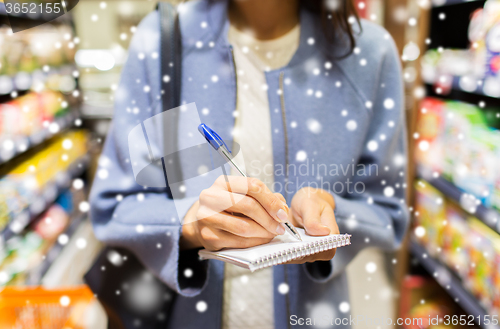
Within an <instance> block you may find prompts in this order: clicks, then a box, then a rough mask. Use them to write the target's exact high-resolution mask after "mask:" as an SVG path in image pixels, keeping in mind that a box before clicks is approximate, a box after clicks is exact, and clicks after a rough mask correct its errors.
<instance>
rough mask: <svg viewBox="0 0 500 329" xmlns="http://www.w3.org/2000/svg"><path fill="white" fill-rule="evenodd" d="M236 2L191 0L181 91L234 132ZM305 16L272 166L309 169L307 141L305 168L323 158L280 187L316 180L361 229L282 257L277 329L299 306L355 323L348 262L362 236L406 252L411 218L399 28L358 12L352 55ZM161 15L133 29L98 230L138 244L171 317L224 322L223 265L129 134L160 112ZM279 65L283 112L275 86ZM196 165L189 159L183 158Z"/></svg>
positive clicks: (184, 12) (306, 312)
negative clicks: (164, 290)
mask: <svg viewBox="0 0 500 329" xmlns="http://www.w3.org/2000/svg"><path fill="white" fill-rule="evenodd" d="M226 10H227V2H226V1H225V0H202V1H190V2H187V3H184V4H182V5H181V7H180V26H181V31H182V42H183V51H182V52H183V61H182V95H181V99H182V102H183V103H192V102H195V103H196V106H197V109H198V111H200V117H201V119H202V121H203V122H204V123H206V124H207V125H208V126H210V127H212V128H213V129H214V130H215V131H217V132H218V133H219V134H220V135H221V137H222V138H224V139H227V140H230V139H231V130H232V128H233V126H234V117H233V115H232V113H233V111H234V109H235V104H236V85H235V72H234V67H233V62H232V54H231V50H230V45H229V43H228V40H227V31H228V26H229V22H228V19H227V15H226ZM300 24H301V26H300V28H301V31H300V45H299V48H298V50H297V52H296V53H295V55H294V56H293V58H292V60H291V61H290V63H289V64H288V65H287V66H286V67H283V68H281V69H277V70H273V71H269V72H266V73H265V76H266V81H267V85H268V98H269V106H270V116H271V126H272V132H273V133H272V143H273V144H272V145H273V152H274V164H275V166H276V167H278V166H281V167H282V168H283V167H284V166H286V165H287V164H289V165H290V164H291V165H295V166H296V168H300V167H299V166H300V165H301V164H303V163H304V153H303V152H305V155H306V156H305V157H306V158H307V166H309V168H316V169H317V170H316V172H314V171H313V170H312V169H309V171H308V172H298V171H295V172H294V171H291V172H290V174H289V175H290V176H289V177H288V181H289V182H290V183H289V185H288V192H287V193H284V192H283V191H282V192H283V194H284V195H285V197H286V199H287V202H288V203H290V201H291V199H292V197H293V194H294V193H295V191H297V190H298V189H300V188H301V187H303V186H306V185H307V184H311V183H314V184H318V182H319V184H320V186H322V187H323V188H324V189H327V190H329V191H330V192H331V193H332V194H333V196H334V198H335V203H336V208H335V214H336V219H337V223H338V225H339V228H340V232H342V233H349V234H352V245H350V246H348V247H345V248H340V249H339V250H338V251H337V254H336V256H335V257H334V258H333V260H331V261H330V262H316V263H313V264H307V265H280V266H275V267H274V268H273V271H274V274H273V275H274V314H275V327H276V328H287V327H288V324H289V323H291V324H292V326H293V324H295V320H294V319H298V318H308V317H309V318H311V317H315V318H318V317H321V318H322V319H323V320H324V319H325V317H326V318H332V319H333V322H334V323H335V319H336V318H338V319H339V320H340V319H343V318H345V320H344V321H343V324H340V325H337V327H339V328H349V327H350V322H349V321H348V320H349V315H350V314H349V311H348V312H345V313H342V312H341V310H340V309H339V305H340V303H342V302H349V297H348V289H349V288H348V285H347V278H346V274H345V268H346V266H347V264H348V263H349V262H350V261H351V260H352V259H353V258H354V257H355V256H356V254H357V253H358V252H359V251H360V250H362V249H363V248H367V247H379V248H382V249H384V250H395V249H396V248H398V246H399V245H400V243H401V240H402V238H403V236H404V234H405V231H406V229H407V226H408V213H407V207H406V205H405V200H404V199H405V191H406V188H407V186H406V183H405V182H406V155H407V148H406V129H405V114H404V101H403V87H402V79H401V67H400V62H399V58H398V54H397V50H396V47H395V45H394V42H393V40H392V39H391V37H390V36H389V34H388V33H387V31H385V30H384V29H383V28H382V27H380V26H378V25H375V24H373V23H371V22H368V21H364V20H363V21H362V22H361V32H358V33H357V35H356V46H357V49H356V51H355V52H354V53H353V54H351V55H349V56H348V57H346V58H343V59H336V58H337V57H338V56H339V55H342V54H345V52H346V51H347V48H346V47H344V46H341V45H337V46H332V45H331V44H330V43H328V42H327V41H326V40H325V38H324V36H323V34H322V32H321V26H320V22H319V19H317V18H316V17H315V16H314V15H313V14H312V13H310V12H308V11H306V10H305V9H302V10H301V13H300ZM159 26H160V24H159V15H158V13H157V12H152V13H151V14H149V15H148V16H147V17H146V18H145V19H144V20H143V21H142V22H141V23H140V25H139V26H138V28H137V31H136V32H135V35H134V37H133V39H132V41H131V44H130V49H129V55H128V60H127V62H126V64H125V66H124V68H123V71H122V77H121V81H120V85H119V87H118V89H117V91H116V95H115V113H114V119H113V122H112V125H111V128H110V131H109V133H108V137H107V139H106V142H105V146H104V151H103V154H102V156H101V158H100V161H99V169H98V170H100V171H101V173H104V174H101V175H97V176H96V179H95V181H94V185H93V188H92V192H91V218H92V221H93V225H94V231H95V234H96V236H97V238H98V239H100V240H102V241H104V242H105V243H107V244H110V245H117V246H124V247H127V248H129V249H131V250H132V251H134V252H135V253H136V254H137V255H138V257H139V258H140V259H141V260H142V261H143V262H144V264H146V266H147V267H148V268H150V269H151V270H152V271H153V272H154V273H156V275H157V276H158V277H159V278H161V280H163V281H164V282H165V283H166V284H168V285H169V286H170V287H171V288H172V289H174V290H175V291H177V292H178V294H179V296H178V297H177V299H176V301H175V304H174V305H173V308H172V313H171V315H170V317H169V319H168V321H167V322H168V324H166V327H167V328H183V329H189V328H193V329H199V328H207V329H212V328H213V329H216V328H220V327H221V310H222V287H223V279H224V278H223V276H224V271H223V269H224V264H223V263H222V262H220V261H213V260H211V261H203V262H201V261H199V260H197V259H196V256H195V255H193V253H188V252H180V251H179V236H180V233H181V225H180V224H179V221H178V220H176V218H177V211H176V208H175V206H174V202H173V201H172V200H171V199H169V198H167V196H166V194H165V193H164V191H163V190H161V189H154V188H144V187H143V186H140V185H138V184H137V183H136V182H135V180H134V175H133V172H132V168H131V163H130V158H129V150H128V133H129V132H130V130H131V129H132V128H133V127H135V126H136V125H137V124H139V123H141V122H143V121H144V120H145V119H147V118H149V117H151V116H152V115H154V114H156V113H157V111H158V110H157V107H156V106H155V105H154V104H155V103H156V102H157V99H158V96H159V95H160V74H161V73H160V62H159V57H158V56H157V55H158V54H159V39H160V38H159V32H160V29H159ZM328 63H330V64H328ZM280 74H281V75H282V79H284V80H283V81H284V83H283V93H284V108H285V112H286V116H285V117H284V116H283V115H282V113H281V104H280V94H279V92H278V90H279V89H280V87H279V82H280ZM213 76H217V79H213ZM145 86H148V87H147V88H145ZM201 109H208V111H207V110H204V111H201ZM188 119H189V118H181V119H180V123H179V148H180V149H182V148H183V147H185V145H184V146H183V143H184V140H186V138H185V136H184V135H183V132H185V131H186V130H189V129H192V127H188V125H189V120H188ZM283 120H286V122H283ZM310 120H315V121H312V122H314V129H309V128H308V122H311V121H310ZM318 123H319V125H318ZM309 126H310V125H309ZM285 127H286V132H287V139H286V140H285ZM318 127H320V128H321V129H318ZM285 143H286V144H287V145H286V146H287V149H288V152H285V149H286V148H285ZM297 153H299V154H300V156H297ZM286 155H287V156H288V159H285V157H286ZM314 164H323V166H326V168H327V169H326V170H325V167H321V170H322V171H321V172H320V167H319V166H317V167H314ZM190 166H192V164H191V163H190V162H189V161H188V160H187V159H184V160H182V167H183V168H185V169H186V168H187V169H189V167H190ZM98 172H99V171H98ZM106 174H107V175H106ZM275 181H276V182H277V183H281V184H284V183H285V177H284V176H283V175H276V177H275ZM205 183H206V184H205ZM205 183H198V184H194V185H193V184H191V185H189V184H187V190H186V197H191V198H196V196H197V195H198V194H199V191H201V189H204V188H207V187H208V186H210V185H211V184H210V182H209V181H206V182H205ZM313 186H314V185H313ZM349 187H350V193H349V192H348V189H349ZM341 188H342V189H341ZM277 192H280V191H277ZM139 193H141V197H139V198H138V197H137V195H138V194H139ZM142 195H143V196H144V198H142ZM117 196H118V198H117ZM177 210H178V209H177ZM184 211H185V210H184ZM179 215H180V217H182V216H183V211H181V213H179ZM138 225H141V226H140V228H141V229H138ZM186 267H189V268H191V269H193V272H194V275H193V276H192V277H190V278H186V277H185V276H184V275H183V271H184V268H186ZM281 283H287V284H288V286H289V291H288V293H286V294H281V293H280V292H279V291H278V288H277V287H278V286H279V285H280V284H281ZM200 301H204V302H205V303H206V305H207V309H206V310H205V311H204V312H199V311H197V308H196V305H197V303H198V302H200ZM344 305H345V304H344ZM319 310H320V311H321V312H320V311H319ZM342 310H343V311H345V308H342ZM318 312H319V313H318ZM323 320H320V319H319V318H318V319H317V321H323ZM339 320H336V323H337V324H339V323H340V322H342V321H339Z"/></svg>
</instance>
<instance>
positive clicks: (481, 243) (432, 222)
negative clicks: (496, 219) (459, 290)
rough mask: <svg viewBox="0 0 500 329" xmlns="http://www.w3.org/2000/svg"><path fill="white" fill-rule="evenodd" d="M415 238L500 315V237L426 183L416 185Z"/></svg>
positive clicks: (482, 302) (489, 310)
mask: <svg viewBox="0 0 500 329" xmlns="http://www.w3.org/2000/svg"><path fill="white" fill-rule="evenodd" d="M415 211H416V213H415V225H416V228H415V236H416V237H417V238H418V240H419V241H420V243H421V244H423V245H424V246H425V247H426V249H427V250H428V252H429V253H430V254H431V255H432V256H433V257H436V258H438V259H440V260H441V261H442V262H443V263H445V264H446V265H448V267H449V268H450V269H452V270H453V271H454V272H455V273H456V274H457V275H458V276H459V277H460V278H461V279H462V281H463V283H464V286H465V287H466V288H467V289H468V290H469V291H470V292H471V293H472V294H473V295H474V296H475V297H476V298H477V299H478V301H479V302H480V303H481V304H482V305H483V306H484V308H485V309H486V310H487V311H488V313H489V314H500V293H499V292H500V274H499V273H500V272H499V268H500V236H499V235H498V234H497V233H496V232H494V231H492V230H491V229H490V228H488V227H487V226H486V225H485V224H483V223H482V222H480V221H479V220H477V219H476V218H473V217H470V216H468V215H466V214H465V212H463V211H462V210H460V209H459V208H458V207H456V206H455V205H454V204H452V203H450V202H447V200H446V199H445V197H444V195H442V194H441V193H440V192H439V191H437V190H436V189H434V188H433V187H432V186H430V184H428V183H427V182H425V181H422V180H419V181H417V182H416V204H415Z"/></svg>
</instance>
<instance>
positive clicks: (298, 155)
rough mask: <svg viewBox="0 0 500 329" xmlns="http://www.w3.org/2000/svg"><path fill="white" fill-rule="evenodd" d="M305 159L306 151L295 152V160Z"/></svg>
mask: <svg viewBox="0 0 500 329" xmlns="http://www.w3.org/2000/svg"><path fill="white" fill-rule="evenodd" d="M306 159H307V153H306V151H298V152H297V154H296V155H295V160H297V161H298V162H303V161H305V160H306Z"/></svg>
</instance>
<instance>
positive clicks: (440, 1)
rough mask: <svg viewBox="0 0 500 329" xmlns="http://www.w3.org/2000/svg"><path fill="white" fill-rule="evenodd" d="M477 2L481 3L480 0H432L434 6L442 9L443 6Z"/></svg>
mask: <svg viewBox="0 0 500 329" xmlns="http://www.w3.org/2000/svg"><path fill="white" fill-rule="evenodd" d="M475 1H480V0H432V6H433V7H442V6H449V5H458V4H461V3H466V2H475Z"/></svg>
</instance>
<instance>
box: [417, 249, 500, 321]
mask: <svg viewBox="0 0 500 329" xmlns="http://www.w3.org/2000/svg"><path fill="white" fill-rule="evenodd" d="M410 251H411V253H412V255H413V256H415V257H416V258H417V259H418V261H419V263H420V264H421V265H422V266H423V267H424V268H425V269H426V271H427V272H429V274H431V275H432V276H433V277H434V278H435V279H436V281H437V282H438V283H439V284H440V285H441V286H442V287H443V288H444V289H445V290H446V291H447V292H448V294H449V295H450V296H451V297H452V298H453V299H454V300H455V302H456V303H457V304H459V305H460V307H462V308H463V309H464V311H466V312H467V313H468V314H471V315H474V320H475V321H477V320H478V318H480V319H481V323H478V322H476V323H477V324H478V325H479V326H480V327H481V328H484V329H494V328H500V326H494V325H491V324H490V325H485V324H484V323H483V319H484V318H485V315H488V313H487V312H486V311H485V309H484V308H483V307H482V306H481V305H480V304H479V302H478V300H477V299H476V298H474V297H473V296H472V295H471V294H470V293H469V292H468V291H467V290H465V288H464V286H463V284H462V281H461V280H460V279H459V278H458V277H456V276H455V275H454V274H453V273H452V272H451V271H450V270H449V269H448V268H447V267H446V266H444V265H442V264H441V263H440V262H439V261H437V260H436V259H434V258H432V257H431V256H429V254H428V253H427V250H426V249H425V248H424V247H422V246H421V245H420V244H419V243H418V242H416V241H414V240H411V241H410Z"/></svg>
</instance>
